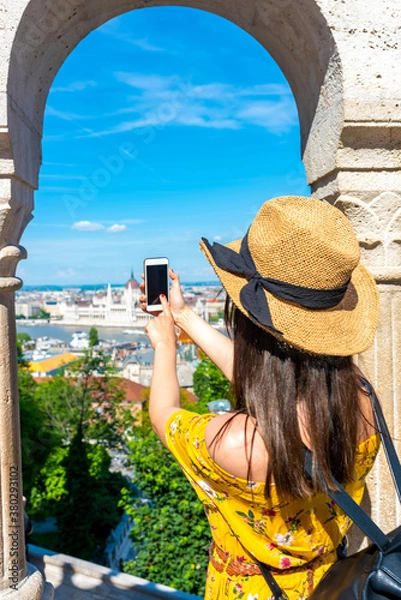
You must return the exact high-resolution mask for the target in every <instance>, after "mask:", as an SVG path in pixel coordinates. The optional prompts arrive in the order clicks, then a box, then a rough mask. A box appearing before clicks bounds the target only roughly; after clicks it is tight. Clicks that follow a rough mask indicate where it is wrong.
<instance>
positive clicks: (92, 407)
mask: <svg viewBox="0 0 401 600" xmlns="http://www.w3.org/2000/svg"><path fill="white" fill-rule="evenodd" d="M120 384H121V379H119V378H118V377H116V376H115V369H114V367H113V365H112V362H111V358H110V357H109V356H107V355H106V354H105V353H104V352H102V351H99V352H98V351H94V350H93V349H90V350H87V351H86V352H85V353H84V356H83V357H82V359H81V360H78V361H77V362H75V363H74V364H73V365H71V366H70V367H68V377H66V375H65V374H60V375H56V376H55V377H52V378H49V380H48V381H45V382H43V383H41V385H40V386H38V388H37V392H36V400H37V404H38V405H39V406H40V407H41V409H42V410H43V411H44V412H45V413H46V416H47V421H48V423H49V426H50V427H51V428H52V429H55V430H56V431H58V432H59V433H60V434H61V435H62V437H63V440H64V442H65V443H67V442H69V441H71V440H72V438H73V437H74V435H75V434H76V432H77V429H78V427H79V426H81V427H82V430H83V433H84V437H85V439H94V440H101V441H102V442H103V443H105V444H107V445H108V446H114V445H116V444H119V443H120V442H121V433H122V431H123V430H124V429H125V428H127V427H128V425H129V424H130V420H129V418H128V417H127V413H126V411H124V412H123V411H122V410H121V409H120V405H121V402H122V401H123V399H124V397H125V392H124V391H123V390H122V388H121V385H120Z"/></svg>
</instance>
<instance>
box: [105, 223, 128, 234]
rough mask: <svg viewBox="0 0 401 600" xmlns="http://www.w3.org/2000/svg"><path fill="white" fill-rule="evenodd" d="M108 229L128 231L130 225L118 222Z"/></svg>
mask: <svg viewBox="0 0 401 600" xmlns="http://www.w3.org/2000/svg"><path fill="white" fill-rule="evenodd" d="M107 231H108V232H109V233H122V232H123V231H128V227H127V226H126V225H120V224H118V223H115V224H114V225H112V226H111V227H108V228H107Z"/></svg>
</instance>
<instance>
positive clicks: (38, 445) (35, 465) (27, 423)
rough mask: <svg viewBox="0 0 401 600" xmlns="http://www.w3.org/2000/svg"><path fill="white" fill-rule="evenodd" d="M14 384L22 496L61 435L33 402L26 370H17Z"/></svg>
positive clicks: (32, 387)
mask: <svg viewBox="0 0 401 600" xmlns="http://www.w3.org/2000/svg"><path fill="white" fill-rule="evenodd" d="M18 383H19V406H20V420H21V450H22V469H23V473H24V493H25V495H29V492H30V490H31V488H32V486H33V484H34V481H35V479H36V477H37V476H38V474H39V472H40V470H41V468H42V467H43V465H44V464H45V463H46V460H47V459H48V457H49V455H50V454H51V452H52V451H53V449H54V448H55V447H57V446H58V445H59V444H60V443H61V439H62V436H61V435H60V433H59V432H58V431H57V430H56V429H54V428H52V427H49V425H48V422H47V416H46V413H45V412H44V411H43V409H42V408H41V407H40V406H38V405H37V403H36V402H35V396H36V392H37V389H38V384H37V383H36V382H35V380H34V379H33V377H32V375H31V374H30V372H29V371H28V370H27V369H24V368H19V369H18Z"/></svg>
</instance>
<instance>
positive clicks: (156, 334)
mask: <svg viewBox="0 0 401 600" xmlns="http://www.w3.org/2000/svg"><path fill="white" fill-rule="evenodd" d="M160 301H161V304H162V307H163V310H162V312H161V313H160V314H159V316H157V317H154V318H153V319H151V320H150V321H149V322H148V323H147V325H146V327H145V332H146V334H147V336H148V337H149V339H150V343H151V344H152V348H153V349H154V350H156V347H157V346H159V345H160V344H161V345H165V346H172V347H174V348H175V344H176V340H177V336H176V328H175V325H174V317H173V315H172V312H171V309H170V306H169V304H168V302H167V298H166V296H164V295H161V296H160Z"/></svg>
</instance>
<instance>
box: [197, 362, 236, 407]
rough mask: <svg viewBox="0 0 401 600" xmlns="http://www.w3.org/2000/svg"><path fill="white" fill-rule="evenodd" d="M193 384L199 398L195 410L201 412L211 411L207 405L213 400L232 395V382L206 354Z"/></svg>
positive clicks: (198, 367)
mask: <svg viewBox="0 0 401 600" xmlns="http://www.w3.org/2000/svg"><path fill="white" fill-rule="evenodd" d="M193 386H194V393H195V395H196V396H198V398H199V402H198V403H197V405H196V409H195V410H196V412H199V413H200V414H203V413H207V412H209V409H208V406H207V405H208V403H209V402H211V401H212V400H221V399H222V398H228V399H231V397H232V393H231V384H230V382H229V381H228V379H227V378H226V377H225V376H224V375H223V373H222V372H221V371H220V369H219V368H218V367H216V365H215V364H214V362H212V361H211V360H210V358H207V356H206V355H205V354H203V355H202V360H201V362H200V363H199V365H198V366H197V368H196V370H195V373H194V377H193Z"/></svg>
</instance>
